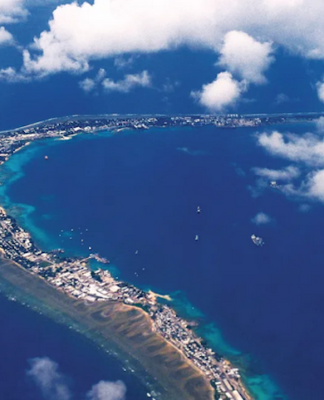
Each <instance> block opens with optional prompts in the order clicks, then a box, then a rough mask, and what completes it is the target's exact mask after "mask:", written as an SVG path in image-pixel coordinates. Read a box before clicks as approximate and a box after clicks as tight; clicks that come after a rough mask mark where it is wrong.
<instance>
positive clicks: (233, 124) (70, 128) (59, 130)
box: [0, 113, 322, 165]
mask: <svg viewBox="0 0 324 400" xmlns="http://www.w3.org/2000/svg"><path fill="white" fill-rule="evenodd" d="M320 116H322V113H303V114H301V113H300V114H277V115H238V114H226V115H189V116H184V115H179V116H164V115H148V116H145V115H141V116H138V115H128V116H97V117H90V116H89V117H81V116H80V117H73V118H69V117H67V118H61V119H59V118H57V119H51V120H48V121H44V122H40V123H37V124H33V125H29V126H26V127H23V128H19V129H14V130H10V131H4V132H0V165H1V164H2V163H4V162H5V161H6V160H7V159H8V157H9V156H10V155H11V154H13V153H14V152H16V151H18V150H19V149H20V148H22V147H23V146H25V145H26V144H28V143H30V142H32V141H34V140H40V139H46V138H67V137H70V136H73V135H77V134H80V133H95V132H98V131H106V130H108V131H112V132H118V131H120V130H124V129H133V130H138V129H140V130H143V129H149V128H166V127H168V126H170V127H176V126H189V127H199V126H215V127H219V128H240V127H257V126H263V125H271V124H278V123H285V122H296V121H312V120H315V119H317V118H319V117H320Z"/></svg>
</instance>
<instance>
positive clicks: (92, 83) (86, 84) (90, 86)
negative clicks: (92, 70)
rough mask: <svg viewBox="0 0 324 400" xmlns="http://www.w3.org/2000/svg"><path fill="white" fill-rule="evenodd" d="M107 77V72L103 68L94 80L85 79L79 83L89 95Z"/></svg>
mask: <svg viewBox="0 0 324 400" xmlns="http://www.w3.org/2000/svg"><path fill="white" fill-rule="evenodd" d="M105 76H106V71H105V70H104V69H103V68H100V69H99V71H98V73H97V75H96V76H95V77H94V78H93V79H91V78H85V79H84V80H82V81H81V82H79V86H80V88H81V89H82V90H84V91H85V92H87V93H89V92H91V91H93V90H94V89H95V88H96V87H97V86H98V84H100V83H102V81H103V79H104V78H105Z"/></svg>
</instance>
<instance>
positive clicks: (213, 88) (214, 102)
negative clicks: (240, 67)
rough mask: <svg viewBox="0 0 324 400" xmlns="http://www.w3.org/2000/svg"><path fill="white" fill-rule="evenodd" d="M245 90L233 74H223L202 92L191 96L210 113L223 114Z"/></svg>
mask: <svg viewBox="0 0 324 400" xmlns="http://www.w3.org/2000/svg"><path fill="white" fill-rule="evenodd" d="M244 90H245V89H244V87H243V86H242V85H241V83H240V82H238V81H236V80H235V79H234V78H233V76H232V74H231V73H229V72H221V73H219V74H218V75H217V78H216V79H215V80H214V81H213V82H211V83H208V84H207V85H203V87H202V90H201V91H198V92H192V93H191V95H192V97H194V98H195V99H196V100H198V102H199V104H201V105H202V106H203V107H206V108H207V109H208V110H209V111H212V112H221V111H223V110H224V109H225V108H227V107H233V106H234V105H235V104H236V102H237V101H238V100H239V99H240V96H241V94H242V92H243V91H244Z"/></svg>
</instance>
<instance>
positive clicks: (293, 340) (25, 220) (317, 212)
mask: <svg viewBox="0 0 324 400" xmlns="http://www.w3.org/2000/svg"><path fill="white" fill-rule="evenodd" d="M288 128H291V129H293V130H294V131H295V132H297V131H299V132H302V131H304V130H305V129H307V128H306V127H304V126H296V127H281V129H282V130H283V129H288ZM254 133H255V131H254V130H253V129H237V130H225V129H224V130H221V129H218V130H217V129H216V128H197V129H178V130H176V129H172V130H151V131H146V132H137V133H124V134H119V135H116V136H109V135H98V136H96V137H89V136H80V137H77V138H74V139H73V140H71V141H65V142H62V141H61V142H58V141H56V142H54V141H51V142H47V143H45V142H44V143H39V144H36V145H32V146H30V147H29V148H27V149H26V150H24V151H22V152H20V153H18V154H17V155H15V156H14V157H13V158H12V159H11V160H10V161H9V163H8V164H7V172H8V170H11V171H15V175H14V177H19V179H17V180H15V181H13V180H12V184H11V185H7V186H5V187H3V189H2V191H3V192H6V194H7V196H8V197H7V199H6V201H7V205H8V206H11V207H13V206H15V205H17V204H25V205H28V207H27V208H26V207H25V208H23V211H24V213H23V214H22V215H20V217H19V219H20V221H21V223H22V224H24V225H25V227H27V228H28V229H30V230H31V232H33V234H34V237H35V239H36V240H37V241H38V243H40V244H41V245H42V246H43V247H44V248H45V247H47V248H48V247H55V246H60V247H63V248H65V249H66V250H69V251H75V252H78V253H80V252H89V249H88V247H89V246H91V247H92V250H91V252H93V251H96V252H99V253H100V254H101V255H103V256H106V257H108V258H109V259H110V260H111V262H112V263H113V264H114V265H116V266H117V267H118V270H119V276H121V277H122V279H125V280H128V281H131V282H133V283H135V284H138V285H141V286H149V287H152V288H154V289H155V290H157V291H160V292H163V293H171V294H173V296H174V297H175V298H180V297H181V298H182V297H183V296H186V298H187V300H188V302H189V303H191V304H193V305H194V306H195V307H196V308H197V309H198V310H201V311H202V313H203V314H204V315H205V318H206V319H207V321H213V322H214V323H215V324H216V327H217V329H218V330H217V329H215V328H214V329H212V330H210V329H209V328H210V326H206V327H205V334H206V335H207V334H209V338H210V339H211V340H213V345H214V347H215V348H216V349H218V350H220V351H223V353H225V354H229V355H230V356H232V357H237V355H239V357H238V362H239V363H240V364H242V363H243V364H244V365H245V366H246V368H247V373H248V374H249V376H250V377H251V379H249V380H248V383H249V384H250V387H252V389H253V390H255V391H257V392H258V393H259V395H258V399H260V400H261V399H262V400H264V399H267V400H268V399H269V400H270V399H274V398H275V396H276V389H275V388H274V387H273V386H271V384H270V383H269V379H270V380H271V381H272V382H273V383H275V384H276V385H278V387H280V392H281V393H285V394H286V395H287V397H288V398H289V399H294V400H302V399H305V398H307V399H309V400H312V399H316V398H317V393H319V392H320V391H321V371H323V369H324V324H323V322H322V320H321V315H322V314H323V312H324V293H323V290H322V282H323V279H324V269H323V262H322V259H323V255H324V250H323V246H322V234H321V228H322V226H324V213H323V208H322V206H320V205H313V206H312V208H311V210H310V211H309V212H308V213H301V212H300V211H299V204H298V203H296V202H291V201H288V200H287V199H286V198H285V197H283V196H282V195H281V194H280V193H279V192H276V191H271V190H268V191H267V192H266V193H265V194H264V195H263V196H260V197H257V198H253V197H252V196H251V192H250V191H249V190H248V186H249V185H254V183H255V176H254V175H253V173H252V172H251V168H252V167H256V166H258V167H269V168H276V167H282V166H284V165H285V163H284V162H283V161H281V160H278V159H274V158H271V157H269V156H267V155H266V154H265V153H264V152H263V151H262V150H261V149H260V148H259V147H257V146H256V141H255V137H254ZM184 148H186V149H189V150H187V151H183V149H184ZM45 155H48V157H49V159H48V160H47V161H45V160H44V156H45ZM22 166H23V167H22ZM8 182H9V181H8ZM198 205H199V206H200V207H201V210H202V212H201V214H200V215H198V214H197V213H196V209H197V206H198ZM30 206H32V207H30ZM14 211H15V210H14ZM16 211H17V210H16ZM27 211H29V214H26V213H27ZM260 211H263V212H266V213H268V214H269V215H270V216H272V217H273V218H274V219H275V220H276V222H275V223H274V224H271V225H267V226H263V227H255V226H254V225H252V223H251V221H250V220H251V218H252V217H253V216H254V215H255V214H256V213H258V212H260ZM71 229H73V231H71ZM62 230H63V233H62V232H61V231H62ZM81 232H82V235H81ZM252 233H256V234H257V235H260V236H262V237H263V238H264V240H265V242H266V245H265V246H264V247H263V248H257V247H255V246H254V245H253V244H252V242H251V240H250V236H251V234H252ZM196 234H198V235H199V241H198V242H196V241H195V240H194V238H195V235H196ZM60 235H61V236H60ZM70 238H71V239H70ZM81 238H83V239H84V241H83V242H81ZM82 243H84V244H83V245H82ZM136 250H138V254H137V255H136V254H135V251H136ZM143 268H144V269H143ZM178 291H181V293H179V292H178ZM175 292H176V293H175ZM185 305H187V311H188V309H189V312H194V310H192V309H191V308H190V307H189V306H188V303H186V304H184V303H182V307H184V306H185ZM220 332H221V335H222V337H223V338H224V339H225V342H226V343H224V342H222V341H221V340H220V339H219V333H220ZM263 374H265V375H266V376H265V375H264V376H263ZM255 376H257V378H255ZM256 383H257V384H258V385H257V386H256ZM260 385H261V386H263V393H262V394H261V389H260ZM310 388H311V390H310ZM264 392H267V393H268V395H266V393H264ZM278 396H279V395H278ZM278 398H281V397H278Z"/></svg>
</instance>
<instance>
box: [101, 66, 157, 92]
mask: <svg viewBox="0 0 324 400" xmlns="http://www.w3.org/2000/svg"><path fill="white" fill-rule="evenodd" d="M102 85H103V87H104V89H105V90H106V91H107V92H113V91H115V92H121V93H128V92H129V91H130V90H132V89H134V88H136V87H150V86H151V85H152V77H151V75H150V74H149V73H148V72H147V71H142V72H141V73H139V74H133V75H132V74H127V75H125V77H124V79H122V80H119V81H113V80H112V79H109V78H106V79H104V80H103V82H102Z"/></svg>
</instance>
